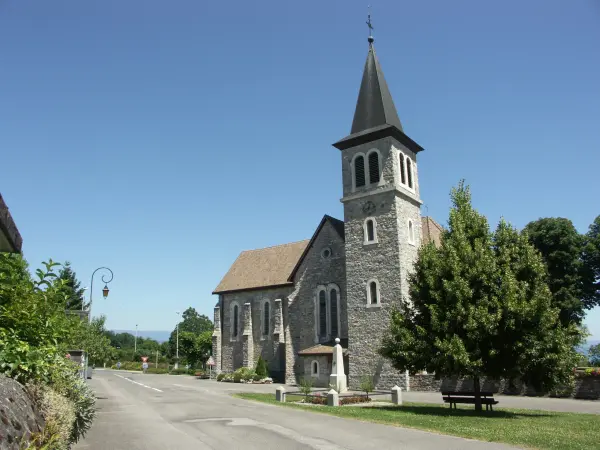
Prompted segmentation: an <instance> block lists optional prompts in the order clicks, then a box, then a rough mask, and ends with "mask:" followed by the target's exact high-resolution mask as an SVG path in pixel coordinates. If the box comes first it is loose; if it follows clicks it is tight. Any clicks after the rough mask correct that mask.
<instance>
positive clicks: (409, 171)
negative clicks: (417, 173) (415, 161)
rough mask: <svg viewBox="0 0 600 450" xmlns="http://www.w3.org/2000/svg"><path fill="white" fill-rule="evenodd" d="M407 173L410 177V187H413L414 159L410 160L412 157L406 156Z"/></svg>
mask: <svg viewBox="0 0 600 450" xmlns="http://www.w3.org/2000/svg"><path fill="white" fill-rule="evenodd" d="M406 175H407V177H408V187H409V188H411V189H412V187H413V179H412V161H411V160H410V158H406Z"/></svg>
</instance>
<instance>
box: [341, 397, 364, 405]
mask: <svg viewBox="0 0 600 450" xmlns="http://www.w3.org/2000/svg"><path fill="white" fill-rule="evenodd" d="M370 401H371V399H370V398H369V397H368V396H363V395H353V396H352V397H342V398H340V405H354V404H356V403H368V402H370Z"/></svg>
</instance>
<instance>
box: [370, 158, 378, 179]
mask: <svg viewBox="0 0 600 450" xmlns="http://www.w3.org/2000/svg"><path fill="white" fill-rule="evenodd" d="M369 182H370V183H379V153H377V152H371V153H369Z"/></svg>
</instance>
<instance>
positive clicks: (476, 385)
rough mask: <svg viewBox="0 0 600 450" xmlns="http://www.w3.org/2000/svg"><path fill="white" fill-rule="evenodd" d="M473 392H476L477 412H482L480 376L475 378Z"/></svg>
mask: <svg viewBox="0 0 600 450" xmlns="http://www.w3.org/2000/svg"><path fill="white" fill-rule="evenodd" d="M473 391H474V392H475V411H481V410H482V408H481V386H480V384H479V377H478V376H475V377H473Z"/></svg>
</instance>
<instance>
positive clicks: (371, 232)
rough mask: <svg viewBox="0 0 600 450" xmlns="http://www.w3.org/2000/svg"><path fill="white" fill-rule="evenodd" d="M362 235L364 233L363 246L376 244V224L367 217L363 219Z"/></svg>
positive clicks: (371, 218)
mask: <svg viewBox="0 0 600 450" xmlns="http://www.w3.org/2000/svg"><path fill="white" fill-rule="evenodd" d="M363 228H364V233H365V242H364V243H365V244H371V243H374V242H377V222H375V219H374V218H373V217H368V218H367V219H365V223H364V225H363Z"/></svg>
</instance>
